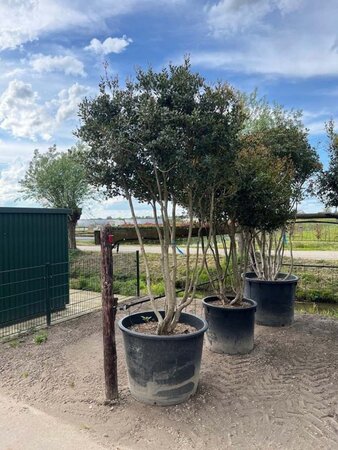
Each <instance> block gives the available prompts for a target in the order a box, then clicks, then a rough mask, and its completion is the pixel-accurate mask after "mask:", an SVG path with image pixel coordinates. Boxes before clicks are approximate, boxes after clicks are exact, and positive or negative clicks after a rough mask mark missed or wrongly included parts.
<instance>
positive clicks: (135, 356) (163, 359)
mask: <svg viewBox="0 0 338 450" xmlns="http://www.w3.org/2000/svg"><path fill="white" fill-rule="evenodd" d="M161 314H163V312H161ZM145 316H146V317H151V318H155V314H154V312H153V311H151V312H148V311H147V312H142V313H137V314H132V315H130V316H127V317H124V318H123V319H122V320H120V321H119V327H120V329H121V330H122V333H123V340H124V348H125V353H126V361H127V368H128V377H129V387H130V392H131V395H132V396H133V397H134V398H135V399H136V400H139V401H141V402H143V403H150V404H153V405H162V406H168V405H176V404H178V403H182V402H184V401H185V400H187V399H188V398H189V397H191V396H192V395H193V394H195V392H196V389H197V386H198V381H199V372H200V366H201V358H202V349H203V336H204V332H205V331H206V329H207V328H208V326H207V323H206V322H205V320H203V319H201V318H199V317H197V316H194V315H192V314H187V313H182V314H181V317H180V322H183V323H185V324H188V325H191V326H193V327H195V328H196V329H197V331H196V332H194V333H189V334H179V335H171V336H158V335H149V334H142V333H138V332H135V331H133V330H130V327H131V326H132V325H135V324H139V323H144V320H143V319H142V317H145Z"/></svg>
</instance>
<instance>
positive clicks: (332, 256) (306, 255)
mask: <svg viewBox="0 0 338 450" xmlns="http://www.w3.org/2000/svg"><path fill="white" fill-rule="evenodd" d="M78 248H79V249H80V250H85V251H90V252H92V251H100V246H99V245H83V246H79V247H78ZM179 248H180V249H181V250H182V251H183V252H184V247H179ZM139 249H140V247H139V246H138V245H123V244H121V245H120V252H123V253H133V252H135V251H136V250H139ZM146 250H147V252H148V253H156V254H159V253H160V252H161V249H160V246H159V245H147V246H146ZM191 252H192V253H195V252H196V249H195V248H192V249H191ZM289 255H290V254H289V252H288V251H286V252H285V256H289ZM293 256H294V258H300V259H311V260H317V261H320V260H323V261H334V260H337V261H338V251H321V250H310V251H304V250H295V251H294V252H293Z"/></svg>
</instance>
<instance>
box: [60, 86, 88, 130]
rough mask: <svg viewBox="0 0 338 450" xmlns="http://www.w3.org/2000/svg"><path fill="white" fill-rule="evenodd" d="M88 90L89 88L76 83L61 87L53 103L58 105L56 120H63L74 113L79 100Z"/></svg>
mask: <svg viewBox="0 0 338 450" xmlns="http://www.w3.org/2000/svg"><path fill="white" fill-rule="evenodd" d="M88 92H89V88H88V87H86V86H82V85H80V84H78V83H75V84H73V85H72V86H71V87H70V88H69V89H62V91H60V92H59V94H58V99H57V100H55V101H54V102H53V103H54V104H56V105H58V110H57V113H56V121H57V122H58V123H60V122H63V121H64V120H67V119H69V118H72V117H74V116H75V115H76V113H77V111H78V106H79V103H80V102H81V100H82V99H83V97H84V96H85V95H87V94H88Z"/></svg>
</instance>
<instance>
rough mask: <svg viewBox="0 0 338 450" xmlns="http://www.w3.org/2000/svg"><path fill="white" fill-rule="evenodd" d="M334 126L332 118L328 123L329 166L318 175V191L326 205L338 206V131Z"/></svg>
mask: <svg viewBox="0 0 338 450" xmlns="http://www.w3.org/2000/svg"><path fill="white" fill-rule="evenodd" d="M334 126H335V124H334V122H333V121H332V120H331V121H329V122H328V123H327V124H326V131H327V136H328V140H329V145H328V153H329V167H328V169H327V170H322V171H321V172H320V174H319V176H318V179H317V192H318V195H319V197H320V199H321V200H322V201H323V202H324V204H325V206H326V207H334V208H338V133H335V131H334Z"/></svg>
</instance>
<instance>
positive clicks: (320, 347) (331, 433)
mask: <svg viewBox="0 0 338 450" xmlns="http://www.w3.org/2000/svg"><path fill="white" fill-rule="evenodd" d="M192 310H193V312H197V313H200V314H201V312H202V308H201V305H200V303H198V304H197V305H196V304H195V305H193V306H192ZM120 317H122V315H120ZM120 317H119V318H120ZM337 341H338V321H337V320H334V319H328V318H324V317H320V316H310V315H309V316H308V315H298V316H296V321H295V323H294V325H293V326H292V327H290V328H268V327H259V326H257V328H256V340H255V343H256V345H255V348H254V350H253V351H252V353H250V354H249V355H243V356H226V355H219V354H214V353H211V352H210V351H208V350H207V349H204V353H203V359H202V367H201V380H200V386H199V390H198V392H197V394H196V395H195V396H194V397H193V398H192V399H190V400H189V401H188V402H186V403H184V404H181V405H177V406H173V407H156V406H149V405H143V404H141V403H138V402H136V401H135V400H134V399H133V398H132V397H131V395H130V393H129V390H128V381H127V375H126V367H125V359H124V354H123V348H122V336H121V333H120V331H117V347H118V370H119V374H118V375H119V386H120V400H119V402H118V403H117V404H115V405H112V406H106V405H105V404H104V383H103V371H102V364H103V357H102V335H101V314H100V312H98V313H92V314H89V315H87V316H85V317H82V318H79V319H76V320H72V321H68V322H65V323H62V324H60V325H55V326H53V327H52V328H50V329H49V331H48V340H47V342H45V343H43V344H41V345H36V344H35V343H34V336H29V337H27V338H25V339H24V340H23V341H22V342H20V343H19V344H18V345H17V346H16V347H15V346H13V345H12V346H11V345H10V344H9V343H7V344H2V345H1V346H0V360H1V364H0V386H1V391H2V392H3V393H4V394H7V395H10V396H12V397H14V398H15V399H18V400H22V401H25V402H26V403H29V404H31V405H32V406H35V407H36V408H39V409H41V410H43V411H45V412H48V413H49V414H52V415H54V416H55V417H59V418H62V419H63V420H65V421H69V422H70V423H71V424H73V425H75V426H76V427H79V428H81V429H86V430H88V431H89V432H90V433H91V436H92V438H93V439H94V440H95V441H97V442H98V443H100V444H101V445H103V446H105V447H106V448H110V449H112V448H114V449H115V448H118V447H123V448H129V449H141V450H143V449H150V450H151V449H154V450H155V449H156V450H158V449H170V450H176V449H180V450H186V449H198V450H202V449H206V448H207V449H208V450H213V449H215V450H216V449H228V448H234V449H236V450H237V449H245V450H247V449H264V450H267V449H273V450H275V449H288V450H289V449H297V450H299V449H306V450H311V449H316V450H317V449H335V448H338V421H337V419H338V346H337Z"/></svg>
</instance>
